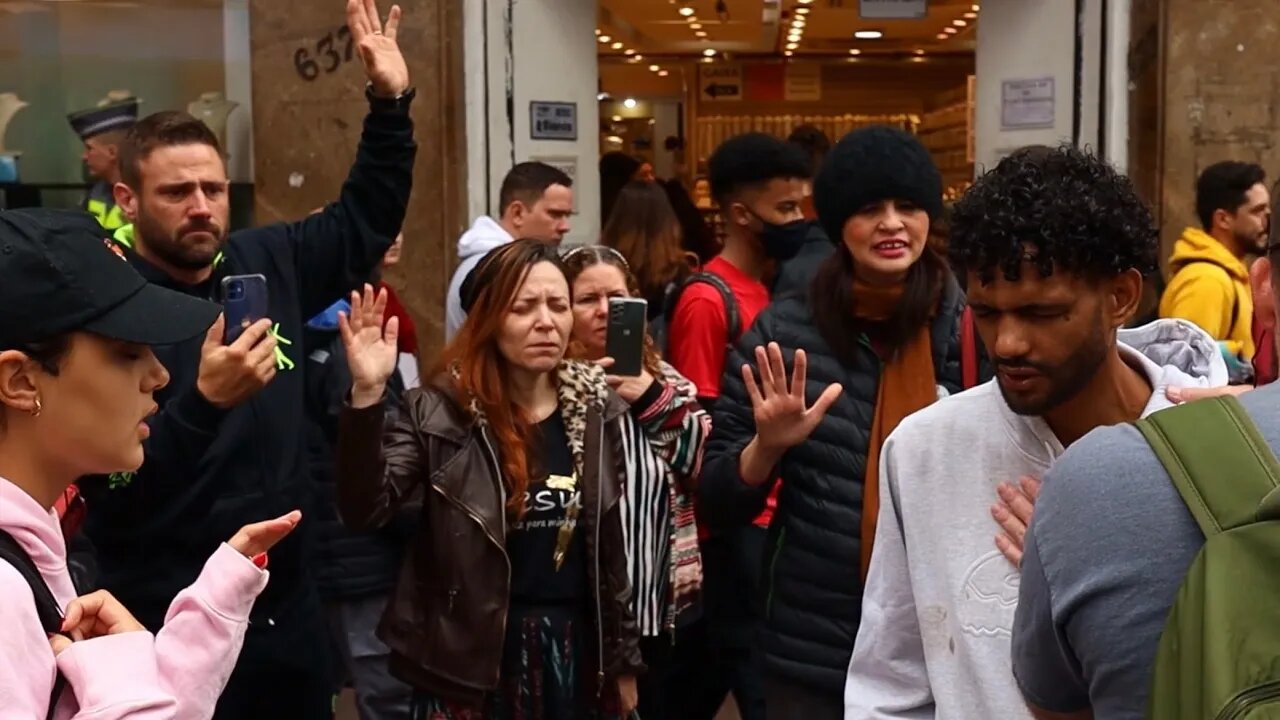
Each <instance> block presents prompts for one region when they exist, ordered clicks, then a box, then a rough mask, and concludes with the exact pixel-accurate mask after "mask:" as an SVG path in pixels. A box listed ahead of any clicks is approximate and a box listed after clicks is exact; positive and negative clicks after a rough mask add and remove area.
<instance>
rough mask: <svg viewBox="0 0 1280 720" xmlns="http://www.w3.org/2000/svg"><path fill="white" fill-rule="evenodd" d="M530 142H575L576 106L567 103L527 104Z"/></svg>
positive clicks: (576, 130)
mask: <svg viewBox="0 0 1280 720" xmlns="http://www.w3.org/2000/svg"><path fill="white" fill-rule="evenodd" d="M529 139H530V140H577V139H578V104H577V103H567V102H539V101H537V100H534V101H533V102H531V103H529Z"/></svg>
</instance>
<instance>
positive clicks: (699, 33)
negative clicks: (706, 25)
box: [694, 30, 707, 38]
mask: <svg viewBox="0 0 1280 720" xmlns="http://www.w3.org/2000/svg"><path fill="white" fill-rule="evenodd" d="M694 35H696V36H698V37H700V38H704V37H706V36H707V31H706V30H699V31H698V32H696V33H694Z"/></svg>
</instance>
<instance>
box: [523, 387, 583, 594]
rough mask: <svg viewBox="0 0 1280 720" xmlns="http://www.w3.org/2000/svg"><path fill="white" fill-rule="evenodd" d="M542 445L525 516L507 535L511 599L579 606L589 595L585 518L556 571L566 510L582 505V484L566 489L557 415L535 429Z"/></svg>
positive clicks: (565, 443) (567, 469) (568, 462)
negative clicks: (557, 543)
mask: <svg viewBox="0 0 1280 720" xmlns="http://www.w3.org/2000/svg"><path fill="white" fill-rule="evenodd" d="M538 438H539V442H540V445H541V448H540V450H541V452H540V453H539V458H538V460H539V461H538V462H533V463H531V465H532V466H533V467H534V468H535V470H536V471H537V474H536V475H535V476H534V478H533V480H532V482H531V483H530V484H529V492H528V494H527V495H526V497H525V513H524V516H523V517H522V518H521V519H520V520H519V522H517V523H515V525H513V526H512V528H511V531H510V532H508V533H507V555H508V556H509V557H510V558H511V598H512V600H513V601H515V602H517V603H524V604H544V603H554V604H559V603H579V602H586V600H587V599H588V598H589V597H590V595H589V593H588V592H587V543H586V535H585V531H584V530H583V528H584V525H585V523H584V520H585V518H584V514H585V513H582V512H579V513H578V517H577V527H576V528H574V531H573V538H572V539H571V540H570V542H569V548H568V552H567V553H566V554H565V559H564V563H563V565H561V567H560V569H559V570H558V571H557V570H556V562H555V551H556V541H557V538H558V537H559V534H560V527H561V526H562V525H563V524H564V522H565V519H566V516H567V509H568V508H570V507H573V506H576V505H579V504H580V503H581V501H582V482H581V478H578V479H577V482H574V483H573V490H569V489H567V486H568V485H569V483H570V482H571V478H573V476H574V469H573V456H572V455H571V454H570V452H569V436H568V433H566V432H565V427H564V419H563V418H562V417H561V416H560V412H559V410H557V411H556V412H553V413H551V416H550V417H548V418H547V419H546V420H543V421H542V422H541V423H539V424H538Z"/></svg>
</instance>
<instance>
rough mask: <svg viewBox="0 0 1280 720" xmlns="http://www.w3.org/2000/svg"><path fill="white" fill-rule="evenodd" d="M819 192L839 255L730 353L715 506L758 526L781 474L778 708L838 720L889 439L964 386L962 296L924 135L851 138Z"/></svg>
mask: <svg viewBox="0 0 1280 720" xmlns="http://www.w3.org/2000/svg"><path fill="white" fill-rule="evenodd" d="M814 201H815V205H816V208H817V212H818V219H819V222H820V223H821V224H822V226H823V227H824V228H825V230H826V232H827V234H828V235H829V237H830V238H831V239H832V240H834V241H837V242H836V245H837V248H838V249H837V251H836V252H835V253H834V254H833V255H832V256H831V257H830V258H829V259H828V260H827V261H826V263H825V264H824V265H823V267H822V268H821V270H819V272H818V275H817V276H816V278H815V279H814V281H813V284H812V286H811V287H810V292H809V297H808V298H807V299H806V298H804V297H784V298H781V299H778V300H775V301H774V302H773V304H771V305H770V306H769V308H768V309H767V310H765V311H764V313H762V314H761V315H760V317H759V318H758V319H757V320H756V322H755V325H754V326H753V327H752V328H751V331H750V332H749V333H747V335H746V336H745V337H744V338H743V340H742V341H741V342H740V343H739V345H738V348H737V349H736V350H734V351H733V352H732V353H731V357H730V358H729V361H728V362H727V363H726V364H725V368H726V372H725V377H724V381H723V383H722V385H721V395H720V402H719V403H717V405H716V409H715V414H714V432H713V434H712V436H711V441H710V445H709V446H708V449H707V460H706V464H705V466H704V470H703V474H702V478H701V485H700V501H701V502H700V505H699V513H700V515H701V516H704V517H705V519H706V520H707V521H708V522H709V523H712V524H715V525H720V526H722V527H723V526H733V525H735V524H740V523H744V522H749V521H750V518H751V517H753V516H754V514H755V513H757V512H759V510H760V508H761V507H762V506H763V504H764V502H765V498H766V496H767V495H768V493H769V491H770V489H771V488H772V486H773V484H774V483H775V482H776V481H779V480H780V481H781V482H782V484H783V485H782V492H781V495H780V497H779V500H778V508H777V511H776V514H775V516H774V520H773V523H772V525H771V527H770V542H769V543H768V545H767V550H766V552H767V558H763V559H761V561H762V562H765V563H766V576H765V583H764V585H765V588H764V590H765V592H764V598H763V600H764V608H763V614H764V618H765V620H764V626H763V632H762V635H761V651H762V656H763V658H764V660H763V665H764V673H765V698H766V710H767V713H768V717H769V718H797V717H804V718H806V720H824V719H825V718H832V719H833V720H836V719H839V718H841V717H843V689H844V682H845V674H846V670H847V666H848V662H849V656H850V654H851V653H852V651H853V642H854V638H855V636H856V635H857V632H858V623H859V620H860V616H861V605H862V580H863V578H864V576H865V572H866V568H867V566H868V563H869V559H870V556H871V540H872V538H873V537H874V535H875V519H876V515H877V511H878V507H879V502H880V498H879V497H878V496H879V493H878V488H879V484H878V473H877V471H878V455H879V450H880V446H881V444H882V443H883V442H884V439H885V438H886V437H887V436H888V435H889V433H890V432H892V431H893V429H894V427H896V426H897V424H898V422H899V421H901V420H902V419H903V418H904V417H906V416H907V415H908V414H910V413H912V412H914V411H916V410H919V409H921V408H923V407H925V406H926V405H928V404H929V403H931V402H933V401H934V400H936V399H937V398H938V397H939V396H941V395H945V394H947V393H954V392H958V391H959V390H960V389H961V386H962V384H963V382H962V376H963V374H964V373H963V372H962V368H961V364H962V363H961V354H962V353H961V348H960V344H961V343H960V326H961V318H962V310H963V307H964V295H963V293H962V291H961V290H960V287H959V286H958V285H957V283H956V280H955V278H954V277H953V276H952V274H951V272H950V270H949V269H948V267H947V265H946V263H945V262H944V261H943V259H942V258H941V257H940V256H939V255H938V253H937V251H936V250H935V249H934V248H933V247H932V246H931V245H930V243H929V242H928V240H929V229H930V225H931V224H932V223H933V222H934V221H935V220H937V219H938V218H939V216H940V215H941V213H942V180H941V177H940V176H939V174H938V170H937V168H936V167H935V166H934V164H933V160H932V159H931V158H930V156H929V153H928V151H926V150H925V148H924V147H923V146H922V145H921V144H920V143H919V141H918V140H916V138H915V137H914V136H912V135H909V134H907V133H904V132H902V131H899V130H895V129H892V128H887V127H869V128H863V129H860V130H856V131H854V132H852V133H850V134H849V135H847V136H845V137H844V139H842V140H841V141H840V142H839V143H838V144H837V145H836V146H835V147H834V148H833V149H832V150H831V152H830V154H828V155H827V156H826V159H825V160H824V162H823V165H822V169H821V171H820V173H819V175H818V177H817V179H816V182H815V184H814ZM745 353H753V355H752V356H747V355H746V354H745ZM975 369H976V368H975ZM757 378H759V380H757Z"/></svg>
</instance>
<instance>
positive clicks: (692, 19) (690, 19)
mask: <svg viewBox="0 0 1280 720" xmlns="http://www.w3.org/2000/svg"><path fill="white" fill-rule="evenodd" d="M684 21H685V22H687V23H689V24H690V25H693V24H694V23H696V22H698V16H697V15H690V16H689V17H687V18H685V19H684Z"/></svg>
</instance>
